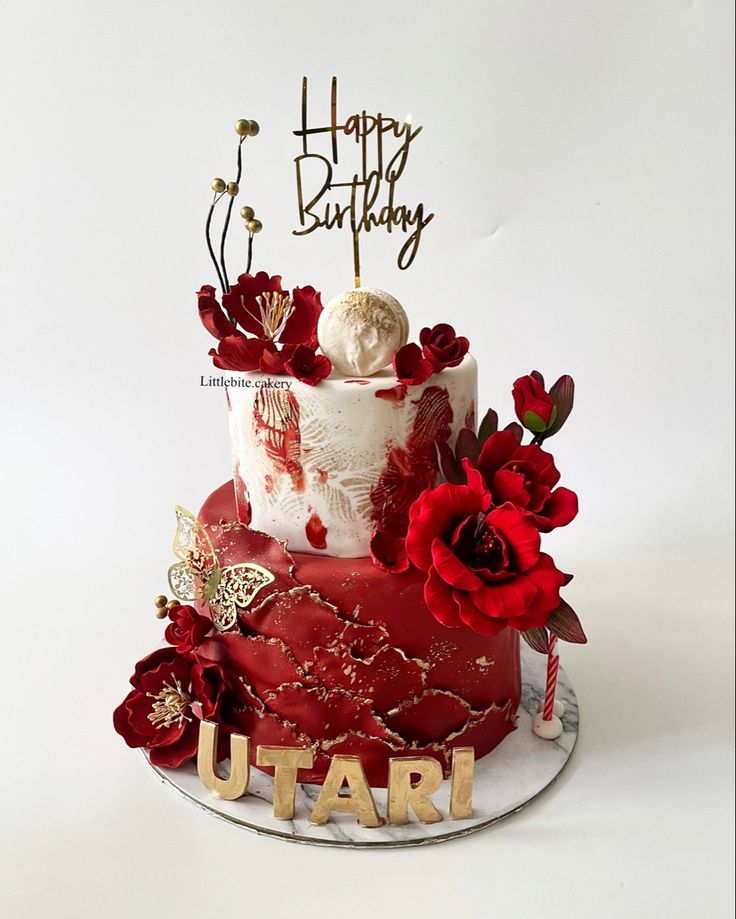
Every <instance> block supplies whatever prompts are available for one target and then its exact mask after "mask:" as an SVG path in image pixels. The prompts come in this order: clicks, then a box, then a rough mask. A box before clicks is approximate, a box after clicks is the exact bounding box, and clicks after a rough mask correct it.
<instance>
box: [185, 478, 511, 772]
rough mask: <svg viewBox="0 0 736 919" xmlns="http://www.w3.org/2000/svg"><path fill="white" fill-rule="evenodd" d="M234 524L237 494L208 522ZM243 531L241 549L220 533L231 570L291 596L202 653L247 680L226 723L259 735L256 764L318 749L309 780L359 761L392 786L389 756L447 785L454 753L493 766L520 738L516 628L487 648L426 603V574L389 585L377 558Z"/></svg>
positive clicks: (214, 506) (264, 607)
mask: <svg viewBox="0 0 736 919" xmlns="http://www.w3.org/2000/svg"><path fill="white" fill-rule="evenodd" d="M233 515H234V499H233V486H232V483H228V484H227V485H224V486H222V487H221V488H220V489H218V490H217V491H216V492H215V493H214V494H213V495H211V496H210V498H209V499H208V500H207V502H206V503H205V505H204V507H203V508H202V510H201V512H200V520H201V521H202V522H203V523H213V522H217V521H220V520H223V519H228V518H230V519H232V517H233ZM234 529H235V531H238V537H237V542H236V541H235V540H233V539H228V535H229V534H228V531H227V528H224V527H223V528H222V532H220V531H218V530H217V529H216V528H210V532H214V534H215V537H216V545H219V544H220V541H222V545H223V547H224V548H225V551H226V552H227V553H228V554H227V559H228V560H229V561H230V563H235V561H236V557H237V555H238V552H242V553H246V554H245V555H244V556H241V557H240V558H238V559H237V560H239V561H246V560H250V561H256V562H258V563H259V564H262V565H264V567H267V568H270V569H271V570H273V568H272V567H271V566H272V565H275V566H276V569H277V571H275V572H274V573H277V583H278V585H279V586H278V589H277V590H272V591H271V592H270V593H266V589H264V592H263V593H264V597H263V599H262V598H261V594H259V595H258V596H257V598H256V600H255V601H254V603H253V604H252V606H251V608H250V609H248V610H247V611H245V612H244V613H243V614H242V616H241V626H242V628H243V630H244V631H245V632H246V633H247V635H240V634H237V633H229V634H227V635H216V636H213V637H211V638H207V639H205V641H204V643H203V645H201V646H200V647H199V648H198V649H197V651H196V653H197V656H198V657H200V658H206V659H210V660H215V661H217V662H220V663H221V664H222V666H223V668H224V669H225V670H226V672H228V673H230V674H232V673H233V672H235V673H237V674H239V677H240V682H239V686H240V688H241V690H242V694H243V699H244V700H245V701H243V702H241V704H239V706H238V710H237V712H235V713H233V714H232V715H231V713H230V712H225V713H224V714H223V722H224V723H227V724H229V723H230V722H231V721H232V722H234V723H235V722H237V724H238V725H239V728H238V729H239V730H241V731H242V732H243V733H247V734H249V736H250V737H251V740H252V750H253V755H254V756H255V746H256V745H257V744H258V743H262V744H265V743H276V744H279V743H283V744H286V745H291V746H312V747H313V749H314V750H315V764H314V768H313V769H312V770H310V771H309V772H303V773H302V772H300V780H301V781H315V782H321V781H322V780H323V778H324V776H325V773H326V770H327V768H328V766H329V757H330V756H332V755H334V754H336V753H349V754H352V755H358V756H361V757H362V759H363V765H364V768H365V770H366V775H367V777H368V781H369V782H370V783H371V784H372V785H374V786H383V785H385V783H386V778H387V768H388V759H389V758H390V757H393V756H424V755H426V756H434V757H435V758H436V759H437V760H438V761H439V762H440V763H441V764H442V767H443V769H444V770H445V772H446V773H447V770H448V768H449V762H450V760H449V756H450V749H451V748H452V747H453V746H462V745H472V746H474V747H475V750H476V756H482V755H484V754H485V753H487V752H488V751H489V750H492V749H493V748H494V747H495V746H496V745H497V744H498V743H500V742H501V740H503V738H504V737H505V736H506V735H507V734H508V733H509V732H510V731H512V730H513V728H514V714H515V712H516V708H517V705H518V702H519V694H520V665H519V636H518V633H517V632H516V631H515V630H513V629H505V630H503V631H502V632H501V633H500V634H499V635H496V636H494V637H491V638H489V637H485V636H481V635H476V634H475V633H473V632H472V631H471V630H470V629H447V628H445V627H444V626H442V625H441V624H440V623H439V622H437V620H436V619H434V617H433V616H432V615H431V614H430V613H429V612H428V610H427V609H426V607H425V605H424V601H423V596H422V589H423V584H424V580H425V575H424V573H423V572H421V571H417V570H416V569H411V570H409V571H406V572H404V573H402V574H388V573H386V572H384V571H380V570H379V569H377V568H376V567H375V566H374V565H373V563H372V561H371V560H370V559H369V558H360V559H340V558H329V557H326V556H317V555H308V554H306V553H294V554H293V555H289V554H287V553H286V552H285V551H284V548H283V546H281V544H279V543H277V542H276V540H273V539H270V538H269V537H267V536H264V535H263V534H254V535H248V534H250V533H252V531H249V530H247V529H246V528H245V527H237V526H236V527H235V528H234ZM241 531H242V532H241ZM236 546H237V548H236ZM218 551H219V550H218ZM224 561H225V560H224V559H221V563H222V562H224ZM292 562H293V565H294V568H293V572H290V571H289V564H290V563H292ZM225 563H226V562H225ZM299 585H308V586H299ZM248 636H250V637H248ZM229 729H230V730H232V728H229Z"/></svg>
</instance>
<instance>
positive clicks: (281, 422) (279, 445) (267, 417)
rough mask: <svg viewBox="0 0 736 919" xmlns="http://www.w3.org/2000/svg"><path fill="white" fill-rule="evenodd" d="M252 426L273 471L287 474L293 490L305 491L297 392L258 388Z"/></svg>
mask: <svg viewBox="0 0 736 919" xmlns="http://www.w3.org/2000/svg"><path fill="white" fill-rule="evenodd" d="M253 426H254V429H255V433H256V438H257V440H258V443H259V444H261V445H262V446H263V448H264V450H265V451H266V456H267V457H268V458H269V460H270V461H271V464H272V466H273V469H274V471H275V472H277V473H279V474H283V473H286V474H287V475H288V476H289V477H290V478H291V483H292V487H293V489H294V491H304V485H305V482H304V470H303V468H302V464H301V445H302V444H301V434H300V433H299V403H298V402H297V399H296V396H295V395H294V393H293V392H291V391H288V392H284V391H283V390H281V389H277V390H273V389H261V390H259V391H258V395H257V396H256V398H255V401H254V403H253Z"/></svg>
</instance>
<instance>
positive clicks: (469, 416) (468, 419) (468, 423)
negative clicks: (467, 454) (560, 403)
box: [465, 402, 475, 431]
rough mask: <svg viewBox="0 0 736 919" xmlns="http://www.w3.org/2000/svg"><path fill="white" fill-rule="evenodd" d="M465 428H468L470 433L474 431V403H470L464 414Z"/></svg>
mask: <svg viewBox="0 0 736 919" xmlns="http://www.w3.org/2000/svg"><path fill="white" fill-rule="evenodd" d="M465 427H466V428H470V430H471V431H474V430H475V402H471V403H470V405H469V406H468V410H467V412H466V413H465Z"/></svg>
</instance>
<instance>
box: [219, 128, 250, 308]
mask: <svg viewBox="0 0 736 919" xmlns="http://www.w3.org/2000/svg"><path fill="white" fill-rule="evenodd" d="M244 140H245V138H244V137H241V138H240V141H239V143H238V172H237V175H236V176H235V184H236V185H240V177H241V176H242V174H243V141H244ZM234 203H235V196H234V195H230V201H229V202H228V205H227V214H226V215H225V225H224V226H223V228H222V238H221V239H220V265H221V266H222V276H223V278H224V279H225V286H226V288H227V290H228V291H229V290H230V282H229V281H228V279H227V268H226V267H225V240H226V239H227V231H228V227H229V226H230V215H231V214H232V212H233V204H234Z"/></svg>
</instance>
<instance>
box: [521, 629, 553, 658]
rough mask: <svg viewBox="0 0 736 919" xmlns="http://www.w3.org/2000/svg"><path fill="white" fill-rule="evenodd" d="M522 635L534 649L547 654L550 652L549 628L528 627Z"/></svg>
mask: <svg viewBox="0 0 736 919" xmlns="http://www.w3.org/2000/svg"><path fill="white" fill-rule="evenodd" d="M521 637H522V638H523V639H524V641H525V642H526V643H527V644H528V645H529V647H530V648H531V649H532V650H534V651H539V653H540V654H547V653H548V652H549V636H548V635H547V629H527V630H526V631H525V632H522V633H521Z"/></svg>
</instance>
